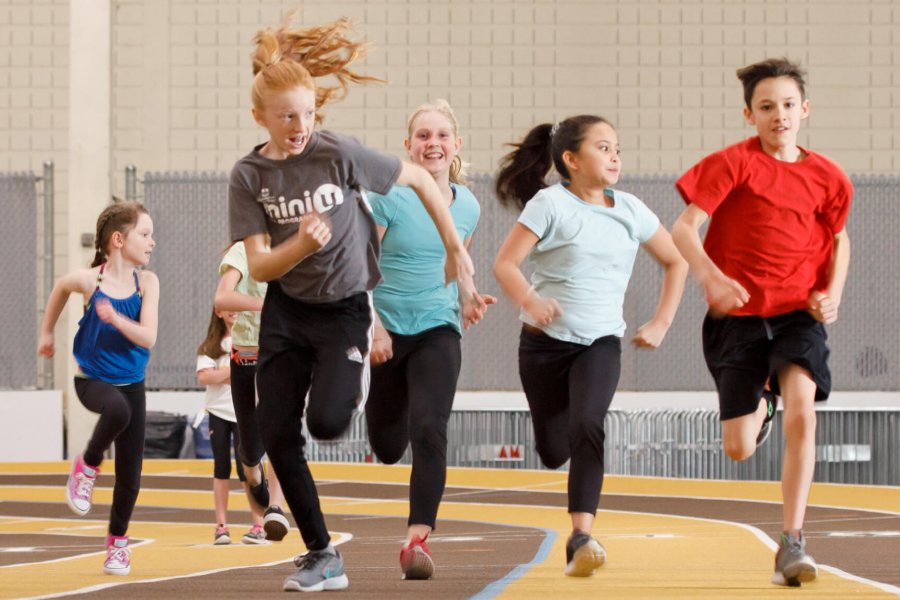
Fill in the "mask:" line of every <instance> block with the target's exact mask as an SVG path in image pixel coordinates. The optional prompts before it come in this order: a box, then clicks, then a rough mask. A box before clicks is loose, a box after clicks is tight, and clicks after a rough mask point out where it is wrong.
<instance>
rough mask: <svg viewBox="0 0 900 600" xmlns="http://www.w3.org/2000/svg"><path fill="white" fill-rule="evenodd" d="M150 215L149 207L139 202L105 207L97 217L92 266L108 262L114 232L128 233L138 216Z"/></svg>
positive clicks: (117, 203) (119, 203) (135, 223)
mask: <svg viewBox="0 0 900 600" xmlns="http://www.w3.org/2000/svg"><path fill="white" fill-rule="evenodd" d="M142 214H145V215H149V214H150V213H148V212H147V209H146V208H145V207H144V205H143V204H141V203H139V202H115V203H113V204H110V205H109V206H107V207H106V208H104V209H103V212H101V213H100V216H99V217H97V232H96V234H95V235H94V260H93V262H92V263H91V267H96V266H98V265H101V264H103V263H104V262H106V259H107V257H108V256H109V242H110V240H111V239H112V234H113V233H115V232H117V231H118V232H119V233H121V234H122V235H123V236H125V235H128V232H129V231H131V230H132V229H133V228H134V226H135V225H137V222H138V218H139V217H140V216H141V215H142Z"/></svg>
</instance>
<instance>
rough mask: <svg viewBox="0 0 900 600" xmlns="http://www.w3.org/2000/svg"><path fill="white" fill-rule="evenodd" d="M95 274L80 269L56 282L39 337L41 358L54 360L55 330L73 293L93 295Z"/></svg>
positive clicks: (38, 349) (89, 270)
mask: <svg viewBox="0 0 900 600" xmlns="http://www.w3.org/2000/svg"><path fill="white" fill-rule="evenodd" d="M94 279H95V276H94V272H93V271H92V270H91V269H78V270H75V271H72V272H71V273H66V274H65V275H63V276H62V277H60V278H59V279H57V280H56V283H55V284H54V285H53V290H52V291H51V292H50V297H49V298H48V299H47V308H46V309H45V310H44V318H43V320H42V321H41V330H40V335H39V337H38V348H37V352H38V354H40V355H41V356H45V357H47V358H52V357H53V354H54V353H55V352H56V349H55V348H54V341H53V329H54V328H55V327H56V323H57V321H59V315H61V314H62V311H63V309H64V308H65V307H66V302H67V301H68V300H69V295H70V294H72V293H80V294H82V295H84V296H85V297H86V296H87V295H89V294H90V293H91V290H93V286H94Z"/></svg>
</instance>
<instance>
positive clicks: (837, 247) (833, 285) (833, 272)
mask: <svg viewBox="0 0 900 600" xmlns="http://www.w3.org/2000/svg"><path fill="white" fill-rule="evenodd" d="M849 267H850V237H849V236H848V235H847V230H846V229H844V230H842V231H841V232H840V233H838V234H837V235H835V236H834V250H833V251H832V254H831V266H830V267H829V269H828V287H827V288H826V289H825V291H820V290H816V291H814V292H813V293H812V294H811V295H810V297H809V309H808V310H809V312H810V314H811V315H812V316H813V317H815V319H816V320H817V321H820V322H822V323H825V324H826V325H827V324H828V323H834V322H835V321H837V318H838V307H840V305H841V297H842V296H843V293H844V284H845V283H846V282H847V271H848V269H849Z"/></svg>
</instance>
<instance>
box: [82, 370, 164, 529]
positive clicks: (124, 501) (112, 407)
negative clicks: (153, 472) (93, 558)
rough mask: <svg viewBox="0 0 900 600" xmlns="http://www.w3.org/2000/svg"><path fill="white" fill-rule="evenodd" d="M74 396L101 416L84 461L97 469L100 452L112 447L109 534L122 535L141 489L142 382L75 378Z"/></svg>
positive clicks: (144, 403) (144, 405)
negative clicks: (117, 382)
mask: <svg viewBox="0 0 900 600" xmlns="http://www.w3.org/2000/svg"><path fill="white" fill-rule="evenodd" d="M75 393H76V394H78V399H79V400H80V401H81V404H83V405H84V407H85V408H86V409H88V410H89V411H91V412H93V413H97V414H98V415H100V419H99V420H98V421H97V425H96V426H95V427H94V432H93V433H92V434H91V439H90V440H88V443H87V448H85V450H84V454H83V458H84V462H85V463H86V464H88V465H90V466H92V467H99V466H100V463H102V462H103V453H104V452H106V451H107V450H108V449H109V447H110V446H112V445H113V444H115V450H116V459H115V465H116V483H115V487H114V488H113V502H112V510H110V513H109V533H110V535H115V536H121V535H125V533H126V532H127V531H128V523H129V521H131V513H132V512H133V511H134V503H135V502H136V501H137V497H138V492H140V490H141V468H142V467H143V461H144V432H145V424H146V420H147V400H146V395H145V393H144V382H143V381H139V382H137V383H130V384H128V385H112V384H110V383H106V382H104V381H97V380H96V379H85V378H83V377H76V378H75Z"/></svg>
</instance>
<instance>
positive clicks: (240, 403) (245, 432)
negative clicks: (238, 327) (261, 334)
mask: <svg viewBox="0 0 900 600" xmlns="http://www.w3.org/2000/svg"><path fill="white" fill-rule="evenodd" d="M257 355H258V353H257V352H253V351H249V350H246V351H245V350H234V351H232V353H231V400H232V402H233V403H234V416H235V418H236V419H237V431H238V437H240V439H241V444H240V446H239V447H238V453H237V454H236V455H235V456H237V457H239V459H240V461H241V462H242V463H244V464H245V465H247V466H248V467H255V466H256V465H258V464H259V461H261V460H262V457H263V454H265V452H266V451H265V448H263V444H262V436H261V435H260V433H259V422H258V420H257V417H256V364H257V358H258V356H257ZM238 473H240V474H241V475H243V473H244V470H243V469H238ZM242 481H243V479H242Z"/></svg>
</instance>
